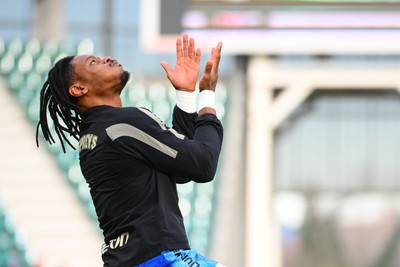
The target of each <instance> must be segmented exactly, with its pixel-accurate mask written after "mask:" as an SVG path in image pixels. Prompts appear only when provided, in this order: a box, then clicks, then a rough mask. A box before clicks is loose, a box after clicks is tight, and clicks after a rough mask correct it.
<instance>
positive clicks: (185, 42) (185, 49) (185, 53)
mask: <svg viewBox="0 0 400 267" xmlns="http://www.w3.org/2000/svg"><path fill="white" fill-rule="evenodd" d="M188 39H189V37H188V35H187V34H184V35H183V56H184V57H187V56H188V54H189V52H188V51H189V49H188V47H189V41H188Z"/></svg>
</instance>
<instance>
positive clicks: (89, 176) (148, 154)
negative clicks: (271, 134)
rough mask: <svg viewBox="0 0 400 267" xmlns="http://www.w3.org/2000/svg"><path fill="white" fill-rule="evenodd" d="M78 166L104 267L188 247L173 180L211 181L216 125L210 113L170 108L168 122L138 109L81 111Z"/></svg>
mask: <svg viewBox="0 0 400 267" xmlns="http://www.w3.org/2000/svg"><path fill="white" fill-rule="evenodd" d="M81 118H82V122H81V125H80V129H81V132H80V140H79V151H80V165H81V170H82V173H83V175H84V177H85V179H86V181H87V183H88V185H89V187H90V193H91V196H92V199H93V202H94V206H95V208H96V213H97V216H98V220H99V224H100V228H101V229H102V230H103V235H104V241H105V245H104V247H103V261H104V266H133V265H136V264H139V263H141V262H144V261H146V260H148V259H150V258H152V257H155V256H157V255H158V254H160V253H161V252H162V251H164V250H167V249H178V248H189V244H188V240H187V237H186V233H185V228H184V224H183V218H182V215H181V212H180V210H179V207H178V194H177V189H176V183H182V182H188V181H195V182H200V183H202V182H209V181H211V180H212V179H213V177H214V175H215V172H216V168H217V162H218V157H219V154H220V150H221V144H222V136H223V129H222V125H221V122H220V121H219V120H218V118H217V117H216V116H215V115H212V114H205V115H202V116H198V115H197V113H193V114H188V113H186V112H184V111H182V110H180V109H179V108H178V107H176V106H175V108H174V112H173V128H171V129H169V128H167V127H166V126H165V125H164V124H163V123H162V122H161V121H160V120H159V119H158V118H157V117H156V116H155V115H154V114H153V113H151V112H150V111H149V110H147V109H144V108H116V107H111V106H96V107H92V108H89V109H87V110H86V111H85V112H83V113H82V114H81Z"/></svg>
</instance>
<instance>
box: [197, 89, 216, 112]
mask: <svg viewBox="0 0 400 267" xmlns="http://www.w3.org/2000/svg"><path fill="white" fill-rule="evenodd" d="M203 108H211V109H214V110H215V92H214V91H213V90H206V89H204V90H202V91H200V93H199V104H198V110H201V109H203Z"/></svg>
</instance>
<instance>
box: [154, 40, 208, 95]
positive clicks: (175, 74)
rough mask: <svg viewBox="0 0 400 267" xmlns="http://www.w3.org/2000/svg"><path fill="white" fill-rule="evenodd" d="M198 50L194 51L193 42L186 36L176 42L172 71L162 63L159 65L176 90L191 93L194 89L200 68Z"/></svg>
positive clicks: (199, 53) (166, 64)
mask: <svg viewBox="0 0 400 267" xmlns="http://www.w3.org/2000/svg"><path fill="white" fill-rule="evenodd" d="M182 39H183V48H182ZM200 57H201V51H200V48H198V49H197V50H196V49H195V41H194V39H193V38H190V39H189V37H188V35H187V34H184V35H183V38H178V39H177V40H176V65H175V68H174V69H172V68H171V66H170V65H169V64H168V63H167V62H165V61H162V62H161V63H160V64H161V66H162V67H163V68H164V70H165V72H166V73H167V77H168V79H169V80H170V82H171V84H172V85H173V86H174V88H175V89H176V90H181V91H187V92H193V91H194V90H195V87H196V82H197V77H198V75H199V67H200Z"/></svg>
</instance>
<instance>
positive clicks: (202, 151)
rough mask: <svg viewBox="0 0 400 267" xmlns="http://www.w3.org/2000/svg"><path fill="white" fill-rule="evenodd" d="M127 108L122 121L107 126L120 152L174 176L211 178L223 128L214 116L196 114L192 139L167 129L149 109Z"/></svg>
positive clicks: (197, 178)
mask: <svg viewBox="0 0 400 267" xmlns="http://www.w3.org/2000/svg"><path fill="white" fill-rule="evenodd" d="M126 112H127V113H126V114H125V116H124V118H125V119H123V120H122V121H121V123H117V124H114V125H112V126H110V127H108V128H107V129H106V132H107V135H108V136H109V137H110V139H111V140H112V142H113V143H114V144H115V147H116V148H119V149H120V151H121V153H123V154H127V155H129V156H130V157H132V158H135V159H137V160H141V161H145V162H146V163H147V165H149V166H152V167H153V168H155V169H157V170H159V171H161V172H164V173H168V174H169V175H172V176H175V177H185V179H187V178H186V177H190V178H191V179H190V180H193V181H195V182H208V181H211V180H212V179H213V178H214V175H215V171H216V167H217V162H218V157H219V154H220V150H221V144H222V131H223V130H222V125H221V123H220V121H219V120H218V119H217V117H216V116H214V115H212V114H206V115H204V116H201V117H199V118H198V119H197V120H196V123H195V132H194V136H193V140H190V139H189V138H187V137H185V136H183V135H180V134H177V133H176V131H173V130H171V129H167V128H166V127H165V126H164V125H163V124H162V123H161V121H160V120H159V119H158V118H157V117H156V116H155V115H154V114H152V113H151V112H150V111H148V110H145V109H129V110H127V111H126ZM178 182H179V181H178Z"/></svg>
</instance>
